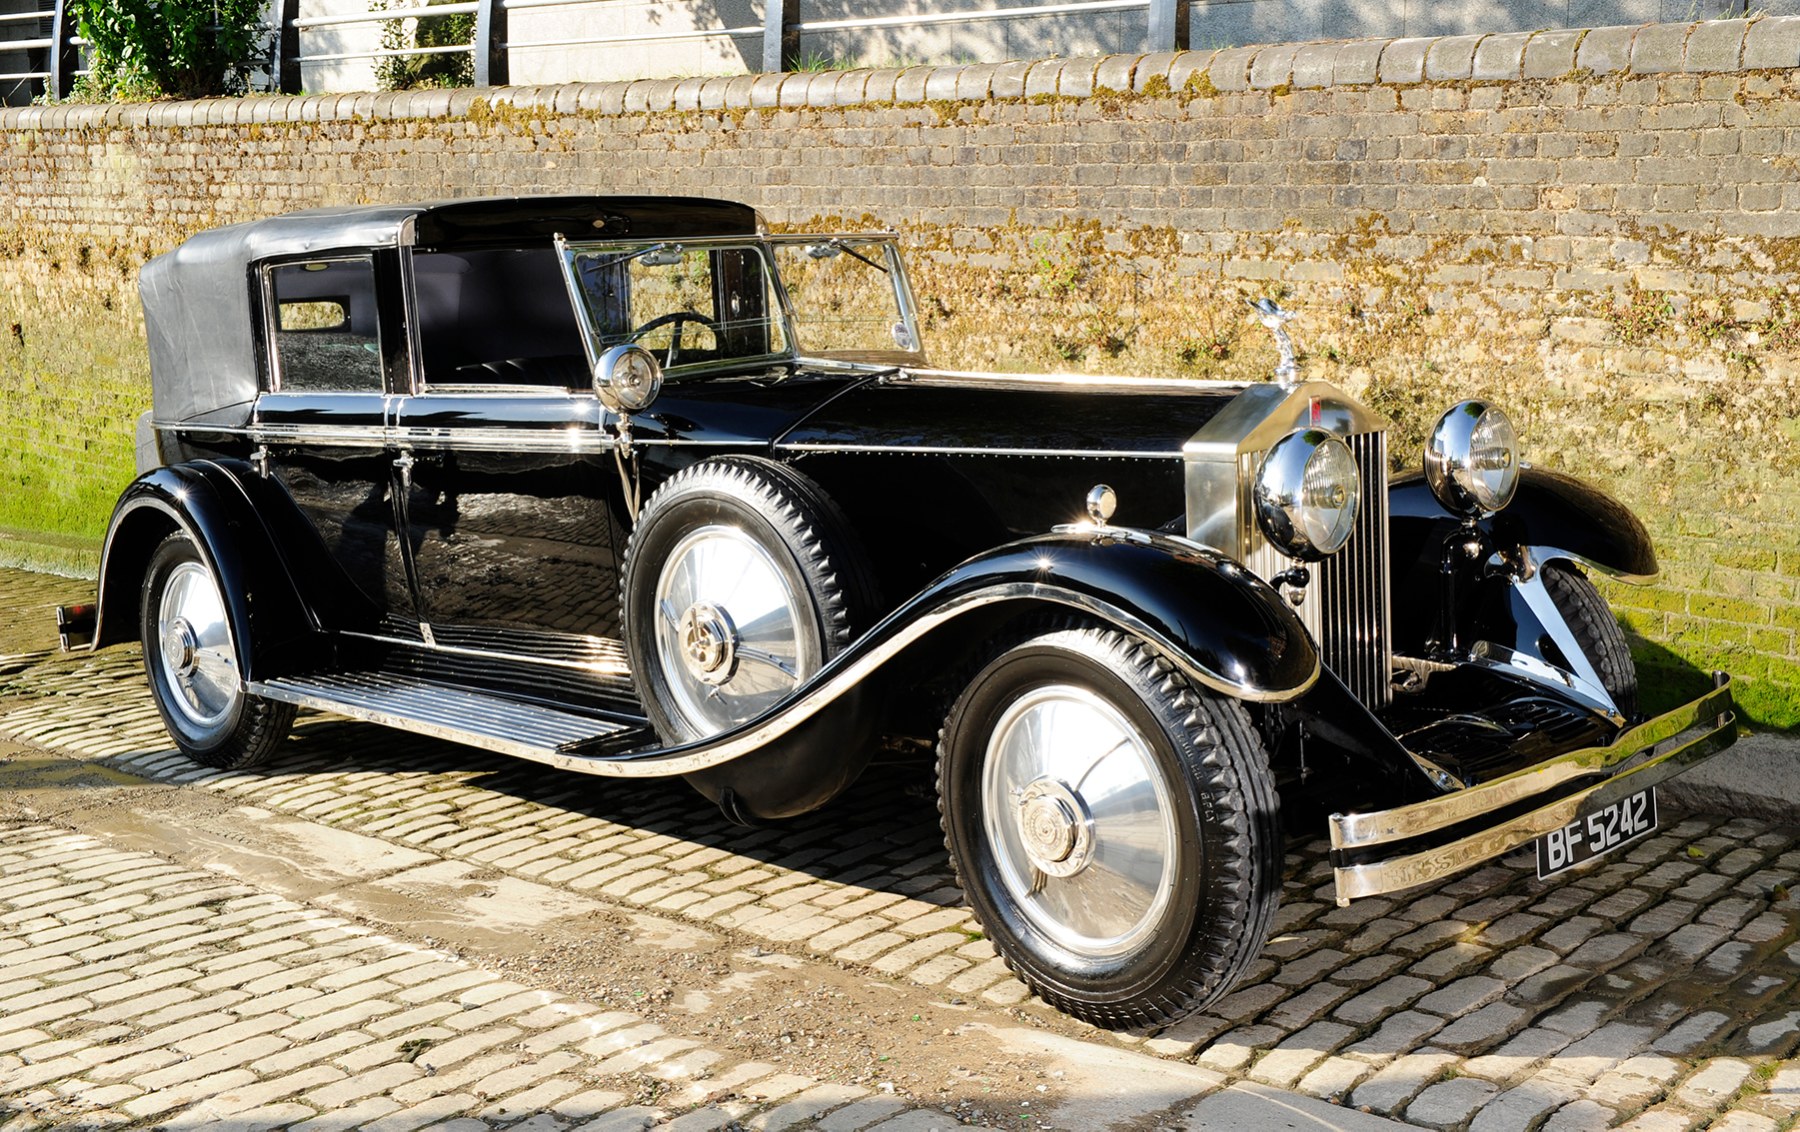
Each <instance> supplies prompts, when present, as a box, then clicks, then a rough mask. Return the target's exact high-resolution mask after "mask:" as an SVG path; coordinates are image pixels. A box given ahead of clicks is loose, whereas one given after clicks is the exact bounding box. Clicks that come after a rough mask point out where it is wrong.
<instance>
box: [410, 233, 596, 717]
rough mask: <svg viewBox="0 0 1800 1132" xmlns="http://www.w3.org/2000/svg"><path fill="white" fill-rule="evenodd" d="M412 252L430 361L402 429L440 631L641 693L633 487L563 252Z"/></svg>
mask: <svg viewBox="0 0 1800 1132" xmlns="http://www.w3.org/2000/svg"><path fill="white" fill-rule="evenodd" d="M410 259H411V261H412V262H411V277H412V279H413V287H414V290H413V298H412V302H413V310H414V319H413V324H414V326H415V327H416V328H417V329H416V334H417V341H418V344H417V347H416V356H417V357H418V358H419V364H418V365H417V366H416V367H415V374H414V380H415V383H416V384H415V390H414V392H412V393H411V394H410V395H408V396H406V397H404V398H403V399H401V400H400V402H399V403H398V405H397V411H396V415H395V431H394V437H395V441H396V443H397V445H398V446H399V449H400V461H401V466H402V468H403V471H404V475H405V485H404V487H405V492H404V499H403V511H404V524H405V529H406V532H407V540H408V544H409V547H410V553H411V558H412V563H413V568H414V573H415V576H416V578H417V585H418V597H417V605H418V610H419V615H420V617H421V619H422V620H423V622H424V623H425V626H426V636H427V639H428V640H429V641H431V642H433V643H434V644H435V645H436V646H437V647H439V648H440V649H444V650H457V651H462V652H470V653H480V654H488V655H491V656H494V657H496V658H501V659H509V660H516V661H522V662H526V663H533V664H541V665H545V666H547V667H557V668H565V669H569V668H572V669H576V670H579V671H581V672H584V673H586V674H587V675H589V676H590V677H594V678H596V679H598V680H600V681H601V683H602V684H608V683H610V684H611V685H612V686H613V687H615V688H616V689H617V690H618V691H619V692H621V693H622V694H628V689H629V682H628V678H627V675H626V672H625V666H624V661H623V653H622V651H621V649H620V646H619V632H620V630H619V600H618V567H619V553H620V551H621V550H622V549H623V543H624V533H623V517H622V513H621V512H622V508H623V494H622V492H621V490H620V477H619V471H618V467H617V464H616V462H615V459H614V455H613V444H612V439H611V437H610V435H609V434H608V433H607V432H606V431H605V430H604V429H603V427H602V425H603V419H602V415H603V410H602V409H601V406H600V404H599V401H598V399H597V398H596V397H595V396H594V394H593V392H592V389H591V385H590V380H589V377H588V368H587V363H586V360H585V356H584V355H583V353H582V346H581V342H580V339H579V337H578V336H577V332H576V329H575V324H574V316H573V313H572V310H571V308H570V305H569V298H568V293H567V289H566V288H565V286H564V284H563V282H562V279H561V275H560V272H559V269H558V267H557V265H556V261H555V258H554V256H553V254H552V253H551V251H550V249H549V248H547V247H545V248H534V249H533V248H528V249H519V248H503V249H492V248H490V249H474V250H465V251H451V252H432V251H422V252H415V253H413V254H412V255H411V256H410Z"/></svg>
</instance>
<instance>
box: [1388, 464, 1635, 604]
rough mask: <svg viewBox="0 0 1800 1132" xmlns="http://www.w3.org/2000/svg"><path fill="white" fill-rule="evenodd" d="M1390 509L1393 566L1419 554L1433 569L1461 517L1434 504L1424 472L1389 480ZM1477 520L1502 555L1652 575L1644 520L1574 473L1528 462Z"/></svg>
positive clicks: (1627, 577) (1618, 574) (1620, 574)
mask: <svg viewBox="0 0 1800 1132" xmlns="http://www.w3.org/2000/svg"><path fill="white" fill-rule="evenodd" d="M1388 514H1389V516H1390V518H1389V526H1390V530H1391V532H1392V535H1393V549H1392V554H1393V562H1394V565H1395V567H1396V569H1398V568H1400V566H1401V564H1402V563H1411V562H1414V561H1419V560H1423V561H1425V562H1426V563H1427V564H1428V568H1429V570H1430V571H1432V572H1435V571H1436V569H1437V562H1438V555H1439V551H1440V549H1441V548H1442V546H1443V543H1444V539H1445V538H1447V537H1449V535H1450V534H1451V532H1452V531H1454V529H1455V528H1456V527H1457V526H1458V525H1459V524H1460V522H1461V520H1460V519H1458V518H1457V517H1456V516H1454V515H1452V514H1450V512H1448V511H1446V510H1444V508H1443V505H1442V504H1440V503H1438V501H1437V497H1436V496H1434V495H1433V494H1431V488H1430V487H1428V486H1427V485H1426V483H1425V476H1424V473H1423V472H1407V473H1404V474H1402V475H1398V476H1395V477H1394V478H1393V480H1392V481H1390V483H1389V485H1388ZM1479 525H1480V526H1481V528H1482V530H1484V531H1485V532H1487V534H1488V535H1489V536H1490V537H1491V538H1492V539H1493V541H1494V545H1495V547H1496V548H1498V549H1500V550H1501V551H1504V552H1506V553H1508V554H1513V553H1516V552H1518V551H1528V552H1529V553H1530V557H1531V559H1532V561H1534V562H1547V561H1552V560H1555V559H1559V558H1560V559H1566V560H1568V561H1572V562H1576V563H1579V564H1581V565H1583V566H1588V567H1591V568H1593V569H1595V570H1598V571H1600V572H1601V573H1603V574H1606V575H1608V576H1609V577H1614V578H1618V579H1620V580H1622V581H1627V582H1633V583H1637V584H1640V585H1647V584H1649V583H1651V582H1653V581H1655V580H1656V576H1657V573H1658V567H1657V564H1656V549H1655V548H1654V547H1653V546H1652V545H1651V543H1650V533H1649V532H1648V531H1646V530H1645V529H1644V524H1643V523H1641V522H1639V521H1638V518H1637V516H1636V515H1633V514H1632V513H1631V510H1630V509H1629V508H1627V507H1626V506H1625V505H1624V504H1623V503H1620V502H1619V501H1618V500H1617V499H1614V498H1613V497H1612V496H1610V495H1608V494H1606V493H1605V492H1604V491H1601V490H1600V489H1599V488H1597V487H1594V486H1593V485H1591V484H1588V483H1585V482H1583V481H1581V480H1578V479H1576V478H1575V477H1574V476H1565V475H1563V474H1562V473H1561V472H1551V471H1546V470H1544V469H1542V468H1526V469H1525V470H1524V471H1522V472H1521V473H1520V474H1519V490H1518V492H1517V494H1515V495H1514V496H1513V501H1512V502H1511V503H1510V504H1508V505H1507V507H1506V510H1504V511H1501V512H1500V513H1498V514H1496V515H1491V516H1489V517H1488V518H1486V519H1483V520H1481V521H1480V524H1479Z"/></svg>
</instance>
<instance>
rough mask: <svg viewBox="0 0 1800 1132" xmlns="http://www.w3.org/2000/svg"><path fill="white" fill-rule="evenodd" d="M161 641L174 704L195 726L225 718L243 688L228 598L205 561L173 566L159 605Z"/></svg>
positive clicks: (161, 658) (212, 724) (159, 653)
mask: <svg viewBox="0 0 1800 1132" xmlns="http://www.w3.org/2000/svg"><path fill="white" fill-rule="evenodd" d="M156 643H157V650H156V654H157V662H158V664H160V665H161V667H162V674H163V680H164V683H165V684H167V686H168V688H169V691H170V693H171V696H170V703H169V706H170V707H171V708H173V709H174V710H175V711H176V712H177V713H179V714H180V715H181V716H182V717H183V718H184V719H185V720H186V721H187V722H188V723H190V724H192V725H193V726H194V727H196V728H200V729H206V728H211V727H216V726H218V725H219V724H220V723H222V722H224V721H225V719H226V718H227V717H229V716H230V715H231V713H232V711H233V710H234V709H235V708H236V707H237V706H238V702H239V700H240V699H241V698H242V696H243V690H242V685H241V684H240V683H239V680H238V667H237V652H236V650H235V649H233V648H232V646H231V629H230V627H229V626H228V625H227V624H226V623H225V602H224V600H223V599H222V598H221V597H220V596H219V587H218V586H217V585H216V584H215V583H214V582H213V578H212V573H211V572H210V571H209V570H207V568H206V567H205V566H202V565H201V564H200V563H198V562H182V563H179V564H178V565H176V567H175V568H174V569H173V570H170V571H169V577H168V581H167V582H165V583H164V585H163V591H162V601H161V603H160V604H159V605H158V606H157V612H156Z"/></svg>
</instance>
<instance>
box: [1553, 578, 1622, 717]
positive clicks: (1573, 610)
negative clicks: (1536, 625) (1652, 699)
mask: <svg viewBox="0 0 1800 1132" xmlns="http://www.w3.org/2000/svg"><path fill="white" fill-rule="evenodd" d="M1541 572H1542V574H1543V578H1544V589H1545V590H1546V591H1548V592H1549V594H1550V601H1551V603H1552V604H1554V605H1555V606H1556V608H1557V609H1558V610H1559V611H1560V612H1561V613H1562V615H1563V619H1564V620H1566V621H1567V622H1568V623H1569V631H1570V632H1571V633H1573V634H1574V635H1575V641H1576V643H1577V644H1579V645H1580V646H1581V649H1582V651H1583V652H1585V653H1586V654H1587V658H1588V663H1590V664H1592V665H1593V666H1594V672H1595V673H1596V674H1597V675H1598V676H1599V677H1600V684H1601V686H1602V687H1604V688H1605V689H1606V691H1607V694H1608V695H1610V696H1611V697H1612V698H1613V703H1614V705H1615V706H1617V707H1618V709H1619V711H1620V713H1621V714H1623V715H1624V716H1625V717H1626V718H1628V719H1629V718H1631V717H1633V716H1635V715H1636V714H1637V710H1638V678H1637V664H1636V662H1634V661H1633V660H1632V659H1631V645H1630V643H1629V642H1628V641H1626V639H1625V630H1623V629H1621V628H1620V627H1619V620H1618V618H1616V617H1614V616H1613V612H1612V607H1611V606H1609V605H1608V604H1607V603H1606V599H1605V598H1603V597H1601V596H1600V591H1599V590H1597V589H1595V588H1594V583H1593V582H1591V581H1589V580H1588V578H1587V577H1586V575H1584V574H1582V573H1581V571H1579V570H1577V569H1576V568H1575V567H1573V566H1569V565H1566V564H1564V563H1561V562H1551V563H1547V564H1546V565H1545V566H1544V567H1543V569H1542V571H1541Z"/></svg>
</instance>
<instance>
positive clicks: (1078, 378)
mask: <svg viewBox="0 0 1800 1132" xmlns="http://www.w3.org/2000/svg"><path fill="white" fill-rule="evenodd" d="M882 380H883V381H885V382H888V383H890V384H894V385H926V386H937V387H940V388H949V389H1059V390H1069V391H1074V390H1082V389H1093V390H1102V391H1105V392H1109V393H1110V392H1129V391H1131V390H1134V389H1139V390H1143V391H1145V392H1150V393H1184V392H1186V393H1235V392H1241V391H1243V390H1245V389H1248V388H1249V387H1250V385H1251V384H1253V383H1251V382H1246V381H1209V380H1206V379H1203V378H1198V377H1113V376H1108V375H1103V374H1086V373H989V372H981V371H976V370H948V369H914V368H912V367H910V366H907V367H903V368H901V369H900V370H898V371H897V372H895V373H894V374H893V375H892V376H891V377H884V378H882Z"/></svg>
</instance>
